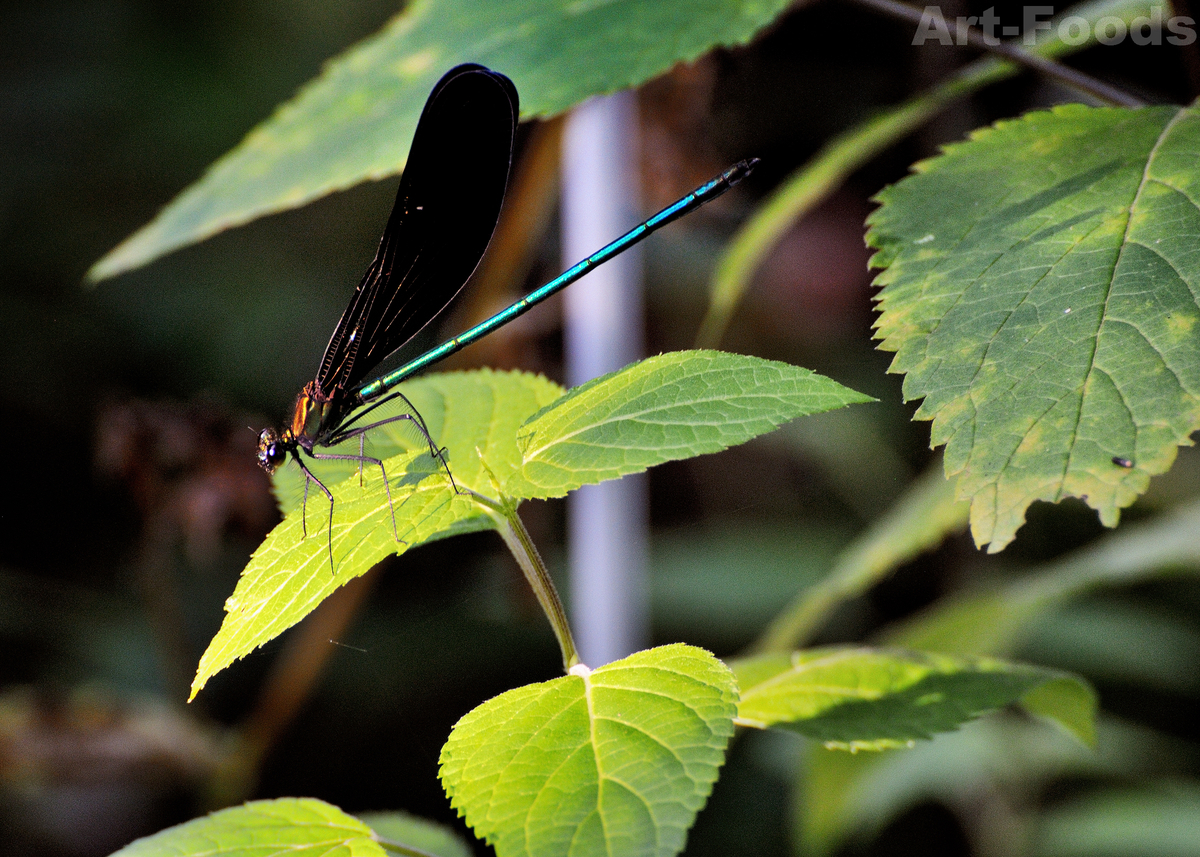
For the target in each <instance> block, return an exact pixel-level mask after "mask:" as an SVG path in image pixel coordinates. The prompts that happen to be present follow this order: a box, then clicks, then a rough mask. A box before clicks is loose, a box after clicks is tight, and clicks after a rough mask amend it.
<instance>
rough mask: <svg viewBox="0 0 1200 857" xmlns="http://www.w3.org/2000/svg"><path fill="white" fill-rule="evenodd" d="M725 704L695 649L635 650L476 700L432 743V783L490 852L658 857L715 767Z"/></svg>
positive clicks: (686, 823)
mask: <svg viewBox="0 0 1200 857" xmlns="http://www.w3.org/2000/svg"><path fill="white" fill-rule="evenodd" d="M736 700H737V686H736V685H735V683H734V680H733V675H732V673H730V672H729V670H728V668H726V667H725V665H724V664H722V663H721V662H720V661H718V660H717V659H716V658H714V657H713V656H712V655H710V654H709V653H707V652H705V651H703V650H701V649H696V648H693V647H690V646H684V645H672V646H663V647H662V648H658V649H651V650H650V651H646V652H639V653H637V654H635V655H631V656H630V657H628V658H625V659H624V660H621V661H617V662H615V663H612V664H608V665H607V666H603V667H600V668H599V669H596V670H593V671H591V672H590V673H587V672H586V671H583V670H581V671H580V674H572V675H569V676H565V677H563V678H558V679H554V680H553V681H548V682H544V683H542V684H535V685H529V686H527V687H521V688H516V689H515V690H510V691H508V692H507V693H504V694H501V695H500V696H498V697H496V698H495V699H492V700H489V701H488V702H485V703H484V704H483V705H481V706H479V707H478V708H476V709H475V710H474V711H472V712H470V713H469V714H467V715H466V716H465V717H463V718H462V719H461V720H460V721H459V722H458V723H457V724H456V725H455V727H454V731H453V732H452V733H451V735H450V738H449V740H447V742H446V745H445V746H444V747H443V748H442V757H441V762H442V769H441V776H442V782H443V784H444V785H445V787H446V792H447V794H449V795H450V798H451V801H452V803H453V805H454V806H455V808H456V809H458V811H459V813H460V814H461V815H463V816H464V817H465V818H466V821H467V824H469V825H470V826H471V827H472V828H473V829H474V830H475V832H476V833H477V834H478V835H479V836H481V837H483V838H484V839H486V840H487V841H488V842H489V843H490V844H491V845H492V846H493V847H494V848H495V849H496V854H497V855H499V857H516V855H533V854H546V855H550V854H571V855H574V857H586V855H593V854H594V855H611V854H621V855H658V857H670V855H673V854H677V853H678V852H679V851H681V850H682V849H683V846H684V843H685V841H686V839H687V831H688V829H689V828H690V827H691V825H692V823H693V821H694V820H695V817H696V813H697V812H699V810H700V808H701V807H702V806H703V805H704V803H705V801H706V800H707V798H708V795H709V792H710V791H711V790H712V784H713V782H714V781H715V780H716V778H717V770H718V768H720V766H721V765H722V763H723V762H724V759H725V748H726V746H727V745H728V743H729V739H730V737H731V736H732V735H733V716H734V714H735V713H736Z"/></svg>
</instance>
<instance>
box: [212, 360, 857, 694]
mask: <svg viewBox="0 0 1200 857" xmlns="http://www.w3.org/2000/svg"><path fill="white" fill-rule="evenodd" d="M400 389H402V390H403V391H404V394H405V395H406V396H407V397H408V398H409V400H410V401H411V402H412V403H413V405H414V406H415V407H416V408H417V410H418V412H419V413H420V414H421V415H422V417H423V418H424V420H425V423H426V426H427V427H428V429H429V433H430V436H431V437H432V438H433V439H434V442H435V443H436V444H437V446H438V447H441V448H445V449H446V451H447V452H446V455H447V460H448V462H449V467H450V471H451V473H453V474H454V479H455V483H456V484H457V485H458V487H459V488H460V490H461V489H469V490H471V491H475V492H478V493H479V494H482V495H484V496H486V497H492V498H497V495H503V496H505V497H507V498H508V499H511V500H524V499H531V498H535V497H549V496H561V495H562V494H565V493H566V492H567V491H568V490H570V489H571V488H575V487H578V486H580V485H585V484H589V483H593V482H600V481H602V480H604V479H613V478H616V477H618V476H621V475H624V474H626V473H633V472H638V471H641V470H644V469H646V468H647V467H649V466H650V465H652V464H658V463H661V462H663V461H670V460H672V459H675V458H682V457H685V456H687V455H699V454H701V453H703V452H715V451H717V450H718V449H723V448H724V447H726V446H730V445H732V444H734V443H741V442H743V441H745V440H748V439H750V438H751V437H754V436H755V435H757V434H761V433H763V432H765V431H769V430H770V429H772V428H774V427H775V426H776V425H778V424H779V423H780V422H783V421H784V420H787V419H791V418H792V417H795V416H799V415H801V414H805V413H812V412H815V411H818V410H828V409H830V408H834V407H839V406H841V405H843V404H846V403H848V402H855V401H864V400H866V399H867V397H866V396H863V395H861V394H859V393H855V392H854V391H853V390H849V389H847V388H845V387H842V386H840V385H838V384H835V383H834V382H833V381H830V380H828V379H826V378H822V377H820V376H818V375H815V374H813V373H812V372H809V371H808V370H806V369H799V368H796V367H794V366H788V365H787V364H785V363H772V362H770V361H766V360H760V359H758V358H755V357H743V356H740V355H736V354H722V353H720V352H680V353H675V354H665V355H662V356H660V357H655V358H651V359H650V360H645V361H642V362H641V363H635V364H633V365H632V366H629V367H626V368H625V369H622V370H621V371H620V372H616V373H613V374H612V375H608V376H605V377H604V378H601V379H598V380H597V381H594V382H592V383H590V384H585V385H584V386H582V387H579V388H576V389H575V390H573V391H571V393H568V394H566V395H563V394H562V392H563V391H562V388H561V387H559V386H558V385H556V384H554V383H552V382H550V381H547V380H545V379H544V378H539V377H536V376H533V375H529V374H525V373H520V372H491V371H487V370H484V371H478V372H467V373H452V374H448V375H433V376H429V377H426V378H422V379H419V380H416V381H411V382H409V383H407V384H404V385H402V387H401V388H400ZM406 412H407V411H406V406H405V405H404V403H403V402H402V401H400V400H395V401H393V402H391V403H389V404H388V405H386V406H384V407H381V408H379V409H378V410H376V411H374V412H372V418H373V419H376V420H384V419H387V418H388V417H390V416H394V415H398V414H401V413H406ZM556 432H557V433H559V434H556ZM531 447H532V448H533V449H534V450H535V453H534V454H532V455H531V453H530V449H531ZM334 451H335V452H337V453H339V454H351V455H356V454H357V452H358V442H357V439H354V440H351V441H349V442H347V443H345V444H343V445H341V446H339V447H336V448H335V450H334ZM366 453H367V454H368V455H371V456H374V457H376V458H379V459H381V460H382V461H383V465H384V468H385V469H386V471H387V474H388V485H389V486H390V500H389V494H388V490H387V489H386V488H385V486H384V481H383V478H382V475H381V473H380V470H379V467H377V466H376V465H374V464H370V463H368V464H366V465H365V466H364V467H363V468H362V471H361V475H360V473H359V467H358V462H356V461H337V460H324V461H315V462H311V466H312V469H313V471H314V472H315V473H316V475H317V477H318V478H320V479H321V481H322V482H323V483H324V484H325V485H326V487H327V488H328V489H329V490H330V492H331V493H332V494H333V497H334V508H333V523H332V528H331V527H330V506H329V502H328V500H327V499H326V498H325V496H324V495H323V494H322V493H321V492H320V489H318V488H316V487H315V486H310V488H309V492H308V501H307V504H305V503H304V502H303V500H302V498H303V496H304V492H303V483H304V480H303V476H302V475H301V474H300V473H299V470H298V468H297V467H296V466H295V465H294V464H291V463H289V464H286V465H285V466H284V467H283V468H281V469H280V470H279V471H278V472H277V474H276V479H277V482H276V485H277V491H278V494H279V496H280V497H282V498H283V501H282V505H283V506H284V508H285V509H287V510H288V514H287V517H285V519H284V521H283V523H281V524H279V526H277V527H276V528H275V529H274V530H272V531H271V533H270V534H269V535H268V536H267V538H266V540H265V541H264V542H263V543H262V545H260V546H259V548H258V550H256V551H255V552H254V555H253V556H252V557H251V558H250V563H249V564H248V565H247V566H246V568H245V570H244V571H243V572H242V576H241V579H239V580H238V585H237V588H236V589H235V590H234V592H233V594H232V595H231V596H230V597H229V599H228V600H227V601H226V603H225V612H226V615H225V621H224V622H223V623H222V624H221V628H220V630H219V631H218V632H217V635H216V636H215V637H214V638H213V640H212V642H210V643H209V646H208V649H207V650H206V651H205V652H204V655H203V656H202V657H201V659H200V665H199V667H198V668H197V671H196V677H195V679H194V680H193V682H192V696H193V697H194V696H195V695H196V693H198V692H199V690H200V689H201V688H202V687H203V686H204V684H205V683H206V682H207V681H208V679H209V678H211V677H212V676H213V675H215V674H216V673H217V672H219V671H220V670H222V669H224V668H225V667H226V666H228V665H229V664H231V663H233V661H235V660H237V659H238V658H240V657H242V656H244V655H246V654H247V653H249V652H251V651H253V650H254V649H255V648H256V647H258V646H261V645H262V644H263V643H265V642H267V641H268V640H271V639H274V638H275V637H276V636H278V635H279V634H280V633H282V632H283V631H285V630H286V629H288V628H290V627H291V626H292V625H294V624H296V623H297V622H299V621H300V620H301V619H303V618H304V617H305V616H307V615H308V614H309V613H310V612H311V611H312V610H313V609H315V608H316V606H317V605H318V604H320V603H321V601H323V600H324V599H325V598H326V597H327V596H328V595H329V594H330V593H332V592H333V591H334V590H335V589H337V588H338V587H339V586H341V585H342V584H343V583H345V582H346V581H348V580H350V579H351V578H354V577H357V576H358V575H361V574H364V573H366V572H367V571H368V570H370V569H371V567H373V566H374V565H375V564H376V563H378V562H379V561H380V560H381V559H383V558H384V557H386V556H388V555H389V554H392V553H395V554H401V553H404V552H405V551H406V550H408V549H409V548H411V547H413V546H415V545H418V544H421V543H422V542H426V541H430V540H433V539H439V538H446V537H448V536H451V535H456V534H460V533H465V532H470V531H473V530H481V529H488V528H495V527H496V526H498V524H497V522H496V519H495V517H494V516H495V514H496V513H495V511H494V509H491V508H489V507H488V506H486V505H484V504H483V503H480V502H476V501H475V500H474V499H472V497H471V495H470V494H468V493H459V494H456V493H455V492H454V490H453V488H452V487H451V484H450V479H449V477H448V476H447V475H446V471H445V469H443V468H442V467H441V465H440V464H439V463H438V462H437V460H436V459H434V458H433V456H432V455H431V453H430V450H429V446H428V444H427V443H426V441H425V439H424V437H423V436H422V435H421V434H420V432H419V431H418V430H417V429H416V427H415V424H414V423H413V422H412V421H411V420H401V421H398V422H394V423H390V424H388V425H386V426H380V427H379V428H378V429H373V430H372V431H371V432H370V433H369V446H368V447H367V449H366ZM548 462H551V463H553V465H554V469H551V468H550V467H549V466H548ZM570 468H573V470H572V469H570ZM531 472H532V473H533V474H535V475H536V476H538V477H545V476H546V475H547V474H548V473H549V474H551V475H553V477H554V479H553V481H552V482H551V483H549V487H547V483H545V482H543V483H541V484H539V483H537V482H534V481H532V480H531V479H530V478H529V474H530V473H531ZM339 479H340V481H337V480H339ZM497 499H498V498H497ZM306 505H307V508H305V506H306ZM393 515H394V520H395V531H393V529H392V522H393ZM499 526H503V524H499ZM330 533H332V538H331V537H330ZM331 542H332V561H331V556H330V554H331V551H330V544H331Z"/></svg>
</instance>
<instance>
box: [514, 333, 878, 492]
mask: <svg viewBox="0 0 1200 857" xmlns="http://www.w3.org/2000/svg"><path fill="white" fill-rule="evenodd" d="M868 401H871V397H870V396H865V395H863V394H862V393H856V392H855V391H853V390H851V389H849V388H847V387H843V386H842V385H841V384H838V383H836V382H834V381H831V380H829V379H828V378H824V377H822V376H820V375H818V374H816V373H815V372H810V371H809V370H807V369H801V368H799V367H797V366H790V365H788V364H787V363H777V362H775V361H770V360H762V359H760V358H757V357H747V356H744V355H740V354H726V353H724V352H720V351H677V352H672V353H669V354H660V355H659V356H657V357H651V358H649V359H647V360H643V361H641V362H639V363H634V364H633V365H631V366H627V367H625V368H624V369H622V370H620V371H619V372H613V373H611V374H609V375H605V376H604V377H602V378H597V379H596V380H594V381H590V382H588V383H587V384H584V385H582V386H580V387H576V388H574V389H573V390H571V392H570V393H568V394H567V395H566V396H564V397H563V398H562V399H560V400H558V401H557V402H555V403H554V404H553V405H552V406H551V407H549V408H547V409H546V410H545V411H543V412H542V413H540V414H538V415H537V416H536V417H535V418H534V419H532V420H530V421H529V423H528V424H527V425H526V426H525V427H524V429H523V431H522V437H521V445H522V446H521V451H522V454H523V464H522V468H521V471H520V473H519V474H518V476H517V477H514V479H513V480H511V481H509V482H508V483H507V484H506V490H507V492H508V493H509V494H511V495H513V496H517V497H560V496H562V495H563V494H566V493H567V492H568V491H571V490H573V489H575V488H578V487H579V486H581V485H588V484H592V483H596V482H603V481H604V480H606V479H615V478H617V477H619V476H625V475H628V474H630V473H638V472H640V471H642V470H645V469H647V468H649V467H653V466H654V465H656V464H662V463H663V462H666V461H673V460H676V459H681V458H690V457H693V456H696V455H703V454H705V453H709V452H717V451H719V450H722V449H726V448H728V447H731V446H735V445H737V444H739V443H745V442H746V441H747V440H750V439H751V438H753V437H756V436H757V435H760V434H764V433H766V432H769V431H771V430H772V429H774V428H776V427H777V426H779V425H780V424H782V423H784V422H787V421H788V420H792V419H795V418H796V417H799V416H803V415H806V414H815V413H820V412H822V411H829V410H833V409H835V408H841V407H844V406H846V405H849V404H853V403H856V402H868Z"/></svg>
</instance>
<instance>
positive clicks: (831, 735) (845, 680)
mask: <svg viewBox="0 0 1200 857" xmlns="http://www.w3.org/2000/svg"><path fill="white" fill-rule="evenodd" d="M732 667H733V669H734V672H735V673H736V675H737V678H738V685H739V686H740V687H741V689H742V697H741V703H740V705H739V706H738V723H740V724H741V725H744V726H753V727H756V728H759V729H765V728H767V727H770V726H784V727H786V728H788V729H792V730H794V731H796V732H799V733H801V734H803V735H807V736H809V737H810V738H815V739H816V740H818V741H821V742H823V743H824V744H825V746H826V747H829V748H831V749H845V750H882V749H888V748H895V747H904V746H909V745H910V744H911V743H912V742H913V741H915V740H917V739H919V738H930V737H932V736H933V735H934V734H935V733H937V732H945V731H948V730H951V729H956V728H958V727H959V726H961V725H962V724H963V723H965V722H967V721H968V720H972V719H974V718H976V717H978V716H979V715H980V714H983V713H984V712H985V711H989V710H992V709H995V708H999V707H1001V706H1004V705H1008V704H1010V703H1013V702H1016V701H1017V700H1019V699H1021V698H1022V697H1023V696H1025V695H1026V694H1028V693H1030V692H1031V691H1034V690H1037V689H1039V688H1042V687H1044V686H1045V685H1047V684H1050V683H1055V684H1058V683H1067V684H1070V685H1073V686H1074V691H1073V692H1068V691H1065V690H1061V689H1060V690H1059V691H1058V694H1059V696H1057V697H1055V696H1053V695H1052V694H1050V693H1046V692H1043V693H1042V695H1041V696H1039V697H1037V703H1038V713H1039V714H1041V715H1043V716H1048V717H1052V718H1053V717H1055V716H1056V715H1058V714H1060V713H1062V714H1065V718H1064V720H1062V721H1060V722H1063V723H1064V725H1067V723H1069V724H1070V725H1071V726H1078V724H1079V722H1080V710H1079V701H1080V700H1081V699H1086V700H1087V705H1086V706H1085V709H1086V713H1087V715H1088V716H1087V717H1086V718H1084V719H1086V720H1087V721H1088V722H1089V723H1090V721H1091V720H1092V719H1094V717H1095V708H1096V700H1095V697H1094V695H1092V693H1091V690H1090V689H1089V688H1088V687H1087V685H1086V684H1084V683H1083V681H1082V680H1081V679H1076V678H1072V677H1069V676H1067V675H1065V674H1064V673H1061V672H1058V671H1056V670H1048V669H1044V668H1042V667H1034V666H1029V665H1025V664H1014V663H1008V662H1005V661H999V660H995V659H990V658H970V659H968V658H955V657H950V656H948V655H936V654H929V653H917V652H898V651H885V650H872V649H861V648H859V649H812V650H808V651H800V652H793V653H791V654H790V655H789V654H770V655H762V656H759V657H754V658H749V659H746V660H742V661H737V662H735V663H734V664H733V665H732ZM1089 730H1090V726H1089ZM1087 734H1088V735H1089V736H1090V735H1091V732H1090V731H1089V732H1088V733H1087Z"/></svg>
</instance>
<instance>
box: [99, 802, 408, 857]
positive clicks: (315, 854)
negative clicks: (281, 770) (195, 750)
mask: <svg viewBox="0 0 1200 857" xmlns="http://www.w3.org/2000/svg"><path fill="white" fill-rule="evenodd" d="M372 836H373V834H372V833H371V828H369V827H367V825H365V824H363V823H362V822H361V821H359V820H358V819H357V818H354V817H353V816H350V815H346V813H344V812H342V811H341V810H340V809H338V808H337V807H336V806H332V805H330V804H327V803H325V802H323V801H319V800H313V799H312V798H280V799H279V800H259V801H253V802H251V803H247V804H244V805H242V806H235V807H231V808H229V809H223V810H221V811H219V812H214V813H212V814H211V815H206V816H204V817H203V818H197V819H194V820H192V821H189V822H186V823H184V824H180V825H177V826H175V827H168V828H167V829H166V830H161V831H159V832H158V833H156V834H154V835H153V836H147V837H146V838H145V839H139V840H137V841H136V842H133V843H130V844H129V845H126V846H125V847H124V848H122V849H121V850H120V851H118V852H117V853H116V854H114V855H113V857H218V855H220V857H267V855H272V854H287V855H289V857H387V852H386V851H384V849H383V846H382V845H380V844H379V843H378V842H376V841H375V840H374V839H373V838H372Z"/></svg>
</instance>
